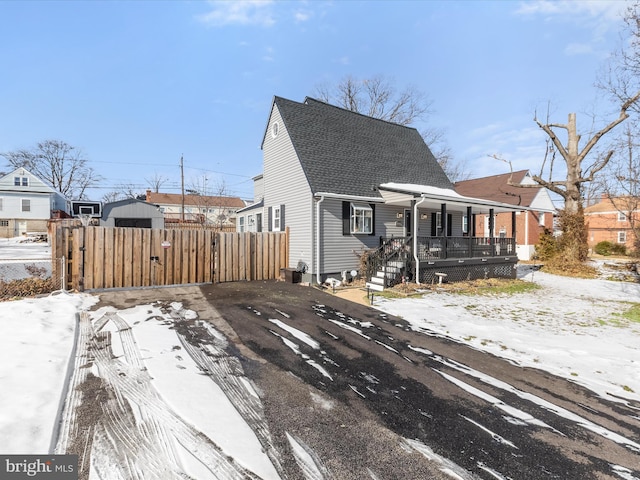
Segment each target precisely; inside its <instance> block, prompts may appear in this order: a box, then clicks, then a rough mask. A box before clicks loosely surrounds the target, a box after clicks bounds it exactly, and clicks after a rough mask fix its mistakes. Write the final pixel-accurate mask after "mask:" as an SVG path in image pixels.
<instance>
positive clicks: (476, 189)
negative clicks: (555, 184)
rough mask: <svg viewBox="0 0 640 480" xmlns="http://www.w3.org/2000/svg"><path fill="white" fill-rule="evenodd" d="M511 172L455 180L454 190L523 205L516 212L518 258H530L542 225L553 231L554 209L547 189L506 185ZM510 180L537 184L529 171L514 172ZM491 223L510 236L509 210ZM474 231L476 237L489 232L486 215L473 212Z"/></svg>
mask: <svg viewBox="0 0 640 480" xmlns="http://www.w3.org/2000/svg"><path fill="white" fill-rule="evenodd" d="M511 175H512V174H511V173H504V174H501V175H492V176H489V177H482V178H475V179H472V180H465V181H462V182H457V183H456V184H455V190H456V192H458V193H459V194H461V195H465V196H468V197H476V198H483V199H485V200H491V201H494V202H501V203H508V204H511V205H518V206H521V207H525V208H526V210H523V211H521V212H517V213H516V251H517V253H518V258H519V259H520V260H530V259H531V258H532V256H533V254H534V252H535V245H536V244H537V243H538V240H539V239H540V234H541V233H542V232H543V230H544V228H548V229H549V230H551V231H553V217H554V214H555V212H556V209H555V207H554V205H553V201H552V200H551V197H550V195H549V192H548V190H547V189H546V188H543V187H539V186H538V187H515V186H512V185H509V178H510V177H511ZM511 183H516V184H523V185H535V184H536V183H535V182H534V180H533V179H532V178H531V175H530V174H529V171H528V170H520V171H518V172H513V177H512V182H511ZM494 225H495V232H496V234H497V235H498V236H502V237H511V236H512V235H513V232H512V221H511V214H510V213H498V214H496V215H495V223H494ZM475 234H476V235H477V236H479V237H482V236H488V235H489V218H488V215H482V214H478V215H476V219H475Z"/></svg>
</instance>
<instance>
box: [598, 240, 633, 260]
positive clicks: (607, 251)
mask: <svg viewBox="0 0 640 480" xmlns="http://www.w3.org/2000/svg"><path fill="white" fill-rule="evenodd" d="M593 251H594V252H596V253H597V254H598V255H604V256H609V255H626V254H627V247H625V246H624V245H623V244H621V243H613V242H608V241H606V240H604V241H602V242H599V243H598V244H597V245H596V246H595V247H594V249H593Z"/></svg>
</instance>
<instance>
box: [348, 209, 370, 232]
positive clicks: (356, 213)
mask: <svg viewBox="0 0 640 480" xmlns="http://www.w3.org/2000/svg"><path fill="white" fill-rule="evenodd" d="M367 213H368V215H367ZM367 217H368V218H369V222H368V227H369V228H364V229H363V230H358V229H357V223H358V222H356V219H358V218H360V219H361V222H360V223H363V224H364V225H363V227H366V224H367V222H366V219H367ZM349 229H350V231H351V233H352V234H354V235H371V234H372V233H373V209H372V208H371V206H370V205H367V204H365V203H353V202H352V203H351V210H350V214H349Z"/></svg>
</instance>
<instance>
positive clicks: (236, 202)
mask: <svg viewBox="0 0 640 480" xmlns="http://www.w3.org/2000/svg"><path fill="white" fill-rule="evenodd" d="M147 202H150V203H155V204H158V205H182V195H181V194H179V193H159V192H152V191H150V190H147ZM184 204H185V205H193V206H198V207H201V206H203V205H209V206H215V207H225V208H243V207H244V206H245V205H246V204H245V202H244V201H243V200H242V199H241V198H239V197H218V196H208V195H185V196H184Z"/></svg>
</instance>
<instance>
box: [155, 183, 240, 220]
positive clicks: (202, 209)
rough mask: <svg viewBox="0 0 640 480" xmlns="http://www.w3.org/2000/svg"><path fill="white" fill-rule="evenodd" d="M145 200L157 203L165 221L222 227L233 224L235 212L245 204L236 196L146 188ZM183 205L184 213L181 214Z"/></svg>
mask: <svg viewBox="0 0 640 480" xmlns="http://www.w3.org/2000/svg"><path fill="white" fill-rule="evenodd" d="M146 201H147V202H149V203H153V204H154V205H159V206H160V210H161V211H162V213H163V214H164V220H165V223H178V222H181V221H182V220H184V221H185V222H188V223H198V224H211V225H219V226H223V227H230V226H235V221H236V212H237V211H238V210H240V209H241V208H244V207H245V206H246V203H245V202H244V201H243V200H242V199H240V198H238V197H222V196H208V195H185V196H184V202H183V196H182V195H181V194H179V193H159V192H152V191H151V190H147V194H146ZM183 205H184V215H183V210H182V208H183Z"/></svg>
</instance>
